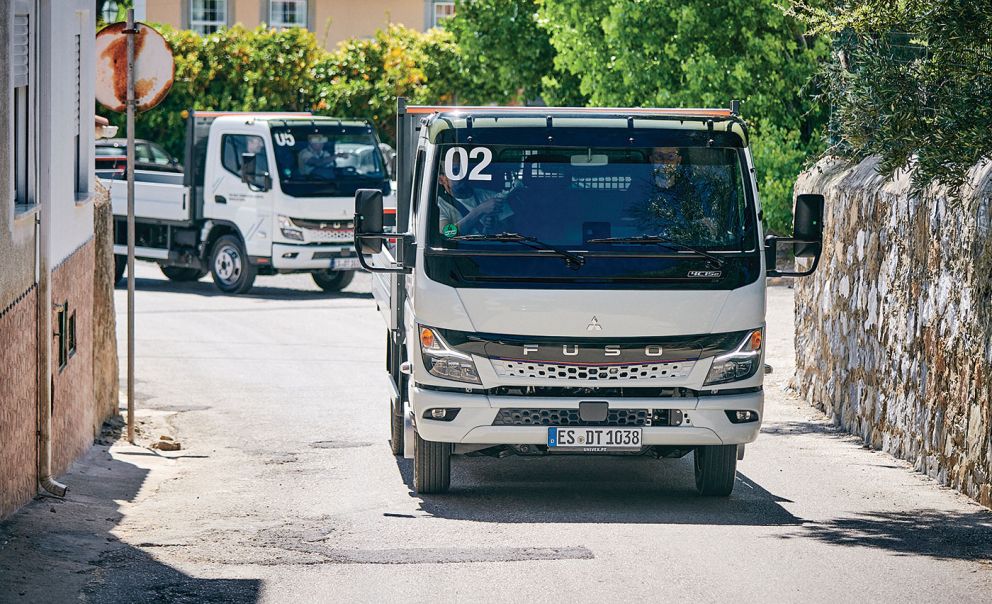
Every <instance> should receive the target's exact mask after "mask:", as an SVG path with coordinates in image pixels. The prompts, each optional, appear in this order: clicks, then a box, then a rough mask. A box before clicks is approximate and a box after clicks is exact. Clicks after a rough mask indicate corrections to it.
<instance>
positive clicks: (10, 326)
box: [0, 286, 38, 518]
mask: <svg viewBox="0 0 992 604" xmlns="http://www.w3.org/2000/svg"><path fill="white" fill-rule="evenodd" d="M36 316H37V288H36V287H34V286H31V287H30V288H29V289H28V290H27V291H25V292H22V293H21V295H20V296H18V297H16V298H15V299H14V301H13V302H11V304H10V305H9V306H7V307H6V308H0V518H5V517H6V516H7V515H8V514H10V513H11V512H13V511H14V510H16V509H17V508H19V507H20V506H22V505H24V504H25V503H27V502H28V501H30V500H31V497H32V496H33V495H34V494H35V488H36V485H37V482H36V481H37V475H38V467H37V463H38V462H37V453H38V450H37V447H36V446H35V445H36V442H37V441H36V439H35V431H36V430H37V429H38V403H37V397H36V396H35V394H36V389H37V384H38V355H37V352H36V349H35V340H36V338H37V332H36V329H35V326H36V324H37V321H36V320H35V318H36Z"/></svg>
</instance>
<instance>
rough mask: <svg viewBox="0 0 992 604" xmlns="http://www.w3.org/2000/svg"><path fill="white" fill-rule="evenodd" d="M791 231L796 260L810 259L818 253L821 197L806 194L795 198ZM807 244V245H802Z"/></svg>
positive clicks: (821, 216)
mask: <svg viewBox="0 0 992 604" xmlns="http://www.w3.org/2000/svg"><path fill="white" fill-rule="evenodd" d="M793 223H794V225H795V226H794V227H793V229H792V232H793V235H792V236H793V238H794V239H796V240H797V241H796V244H795V252H796V257H798V258H812V257H814V256H816V255H817V254H819V253H820V245H821V243H822V242H823V195H817V194H812V193H806V194H802V195H798V196H796V212H795V219H794V221H793ZM804 242H808V243H804Z"/></svg>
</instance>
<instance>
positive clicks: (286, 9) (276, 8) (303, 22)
mask: <svg viewBox="0 0 992 604" xmlns="http://www.w3.org/2000/svg"><path fill="white" fill-rule="evenodd" d="M269 25H270V26H272V27H275V28H283V27H306V26H307V0H272V1H271V3H270V4H269Z"/></svg>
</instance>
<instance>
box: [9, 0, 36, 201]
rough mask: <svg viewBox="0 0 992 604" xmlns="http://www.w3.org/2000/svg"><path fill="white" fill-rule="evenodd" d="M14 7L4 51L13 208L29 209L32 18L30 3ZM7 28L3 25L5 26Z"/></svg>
mask: <svg viewBox="0 0 992 604" xmlns="http://www.w3.org/2000/svg"><path fill="white" fill-rule="evenodd" d="M13 5H14V18H13V26H14V28H13V30H12V32H11V35H10V48H9V49H6V51H7V56H8V57H9V58H8V59H5V60H8V61H9V63H10V70H11V80H12V83H13V88H14V90H13V106H12V107H11V109H12V110H11V113H10V119H11V122H12V126H13V131H14V138H13V143H14V144H13V147H12V148H11V149H10V151H11V153H10V156H11V157H12V159H13V177H14V204H15V206H22V207H26V206H30V205H33V204H34V202H35V199H34V191H33V190H32V185H31V181H32V177H33V176H34V171H35V166H34V160H33V159H32V155H33V152H34V144H35V140H36V137H35V131H34V130H35V116H34V112H33V111H32V107H33V101H34V76H35V71H36V69H37V68H36V66H35V53H34V30H35V16H34V8H33V3H31V2H27V1H26V0H16V1H15V2H13ZM5 27H6V25H5Z"/></svg>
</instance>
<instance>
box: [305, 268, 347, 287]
mask: <svg viewBox="0 0 992 604" xmlns="http://www.w3.org/2000/svg"><path fill="white" fill-rule="evenodd" d="M311 275H312V276H313V282H314V283H316V284H317V287H319V288H320V289H322V290H324V291H325V292H339V291H341V290H342V289H344V288H346V287H348V284H349V283H351V280H352V279H354V278H355V271H331V270H327V271H319V272H316V273H311Z"/></svg>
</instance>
